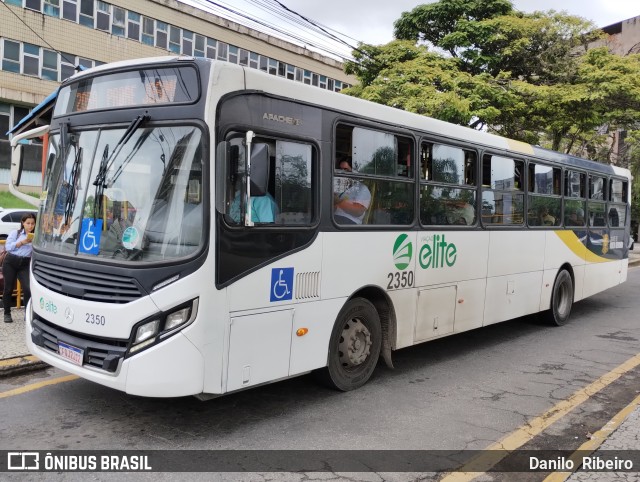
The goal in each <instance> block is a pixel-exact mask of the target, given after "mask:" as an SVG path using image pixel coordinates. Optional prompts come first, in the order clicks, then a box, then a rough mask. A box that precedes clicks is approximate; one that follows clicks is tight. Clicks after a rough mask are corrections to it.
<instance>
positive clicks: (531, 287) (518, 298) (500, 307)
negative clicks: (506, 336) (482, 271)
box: [484, 271, 542, 325]
mask: <svg viewBox="0 0 640 482" xmlns="http://www.w3.org/2000/svg"><path fill="white" fill-rule="evenodd" d="M541 285H542V271H535V272H532V273H520V274H513V275H506V276H496V277H493V278H489V279H487V298H486V299H487V301H486V303H485V310H484V324H485V325H490V324H492V323H498V322H500V321H505V320H511V319H513V318H517V317H519V316H524V315H528V314H531V313H537V312H538V310H539V306H540V302H539V300H540V286H541Z"/></svg>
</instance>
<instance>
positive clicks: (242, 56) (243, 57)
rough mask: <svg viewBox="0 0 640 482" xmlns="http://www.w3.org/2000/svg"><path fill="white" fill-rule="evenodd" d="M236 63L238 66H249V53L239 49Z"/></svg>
mask: <svg viewBox="0 0 640 482" xmlns="http://www.w3.org/2000/svg"><path fill="white" fill-rule="evenodd" d="M238 63H239V64H240V65H244V66H247V65H249V51H248V50H245V49H240V50H239V51H238Z"/></svg>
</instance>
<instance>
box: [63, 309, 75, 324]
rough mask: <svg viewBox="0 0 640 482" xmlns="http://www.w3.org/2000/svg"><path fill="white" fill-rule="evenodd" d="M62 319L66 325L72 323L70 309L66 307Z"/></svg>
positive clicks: (71, 311)
mask: <svg viewBox="0 0 640 482" xmlns="http://www.w3.org/2000/svg"><path fill="white" fill-rule="evenodd" d="M64 319H65V320H66V322H67V323H72V322H73V310H72V309H71V308H69V307H67V309H66V310H64Z"/></svg>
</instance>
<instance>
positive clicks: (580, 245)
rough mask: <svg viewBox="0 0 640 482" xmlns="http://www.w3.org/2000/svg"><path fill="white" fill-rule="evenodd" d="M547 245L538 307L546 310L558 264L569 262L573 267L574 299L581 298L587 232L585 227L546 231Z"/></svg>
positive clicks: (549, 301)
mask: <svg viewBox="0 0 640 482" xmlns="http://www.w3.org/2000/svg"><path fill="white" fill-rule="evenodd" d="M546 235H547V246H546V252H545V259H544V269H545V276H544V281H543V283H544V284H543V288H542V295H541V297H540V309H541V310H548V309H549V306H550V303H551V291H552V290H553V283H554V282H555V279H556V276H557V275H558V270H559V269H560V266H562V265H563V264H565V263H569V264H570V265H571V268H572V269H573V278H574V289H573V291H574V295H573V296H574V298H573V299H574V301H579V300H581V299H582V298H583V297H584V296H583V293H582V292H583V287H584V268H585V256H586V252H587V251H586V247H585V244H586V242H587V241H586V239H587V232H586V230H585V229H577V230H554V231H546Z"/></svg>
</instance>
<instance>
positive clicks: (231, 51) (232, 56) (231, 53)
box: [229, 45, 238, 64]
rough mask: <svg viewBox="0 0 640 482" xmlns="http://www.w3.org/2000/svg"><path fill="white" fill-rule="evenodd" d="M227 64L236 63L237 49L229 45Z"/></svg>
mask: <svg viewBox="0 0 640 482" xmlns="http://www.w3.org/2000/svg"><path fill="white" fill-rule="evenodd" d="M229 62H231V63H232V64H237V63H238V47H236V46H234V45H229Z"/></svg>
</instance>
